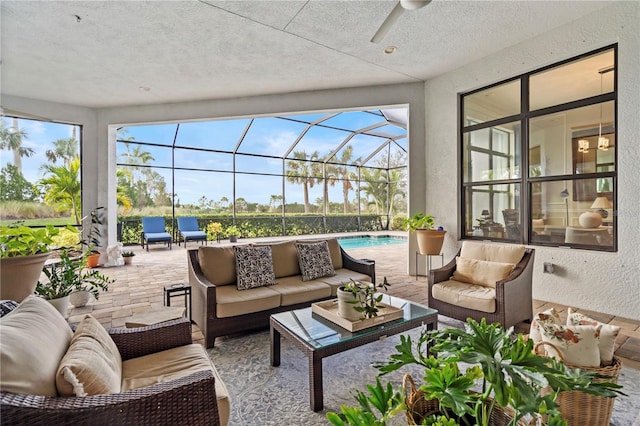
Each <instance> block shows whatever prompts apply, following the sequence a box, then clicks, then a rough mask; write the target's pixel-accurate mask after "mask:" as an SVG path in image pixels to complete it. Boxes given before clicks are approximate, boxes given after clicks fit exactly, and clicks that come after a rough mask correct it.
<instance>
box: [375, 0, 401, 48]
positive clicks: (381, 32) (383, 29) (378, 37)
mask: <svg viewBox="0 0 640 426" xmlns="http://www.w3.org/2000/svg"><path fill="white" fill-rule="evenodd" d="M404 11H405V9H404V8H403V7H402V5H401V4H400V2H398V4H396V5H395V7H394V8H393V10H391V13H389V16H387V19H385V20H384V22H383V23H382V25H380V28H378V31H376V33H375V34H374V35H373V38H372V39H371V43H380V42H381V41H382V39H383V38H385V36H386V35H387V33H388V32H389V31H391V28H392V27H393V24H395V23H396V21H397V20H398V18H400V15H402V14H403V13H404Z"/></svg>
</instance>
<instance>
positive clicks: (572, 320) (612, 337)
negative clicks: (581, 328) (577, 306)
mask: <svg viewBox="0 0 640 426" xmlns="http://www.w3.org/2000/svg"><path fill="white" fill-rule="evenodd" d="M567 325H592V326H594V327H597V326H602V328H601V329H600V335H599V336H598V348H599V349H600V362H601V363H602V365H604V366H608V365H611V363H612V362H613V350H614V347H615V343H616V337H618V333H619V332H620V327H618V326H615V325H609V324H605V323H602V322H600V321H596V320H594V319H593V318H589V317H588V316H586V315H584V314H581V313H579V312H574V311H573V310H572V309H571V308H569V314H568V315H567Z"/></svg>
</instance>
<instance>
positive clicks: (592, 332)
mask: <svg viewBox="0 0 640 426" xmlns="http://www.w3.org/2000/svg"><path fill="white" fill-rule="evenodd" d="M601 328H602V326H597V327H594V326H592V325H561V324H548V325H544V326H541V327H540V332H541V334H542V340H543V341H544V342H548V343H550V345H545V349H546V351H547V355H548V356H550V357H555V358H558V359H561V360H563V361H564V362H565V363H567V364H571V365H573V366H576V367H600V349H598V336H599V335H600V329H601Z"/></svg>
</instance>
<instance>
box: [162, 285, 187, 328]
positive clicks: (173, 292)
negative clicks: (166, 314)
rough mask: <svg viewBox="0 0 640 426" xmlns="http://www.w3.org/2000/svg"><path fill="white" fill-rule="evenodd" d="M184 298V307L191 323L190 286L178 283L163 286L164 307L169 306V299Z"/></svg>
mask: <svg viewBox="0 0 640 426" xmlns="http://www.w3.org/2000/svg"><path fill="white" fill-rule="evenodd" d="M180 296H184V307H185V309H186V310H187V312H188V313H189V321H191V286H190V285H189V284H184V283H178V284H169V285H166V286H164V305H165V306H171V299H173V298H174V297H180Z"/></svg>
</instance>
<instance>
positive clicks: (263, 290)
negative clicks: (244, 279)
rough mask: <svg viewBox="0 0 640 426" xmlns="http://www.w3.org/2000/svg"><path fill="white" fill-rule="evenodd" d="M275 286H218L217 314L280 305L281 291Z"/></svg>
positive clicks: (225, 315) (235, 313)
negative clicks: (245, 288)
mask: <svg viewBox="0 0 640 426" xmlns="http://www.w3.org/2000/svg"><path fill="white" fill-rule="evenodd" d="M273 288H274V286H270V287H256V288H252V289H251V290H238V288H237V287H236V286H226V285H225V286H222V287H217V288H216V314H217V316H218V318H225V317H234V316H237V315H244V314H250V313H253V312H260V311H264V310H267V309H272V308H277V307H278V306H280V300H281V296H280V293H278V292H277V291H274V290H273Z"/></svg>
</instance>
